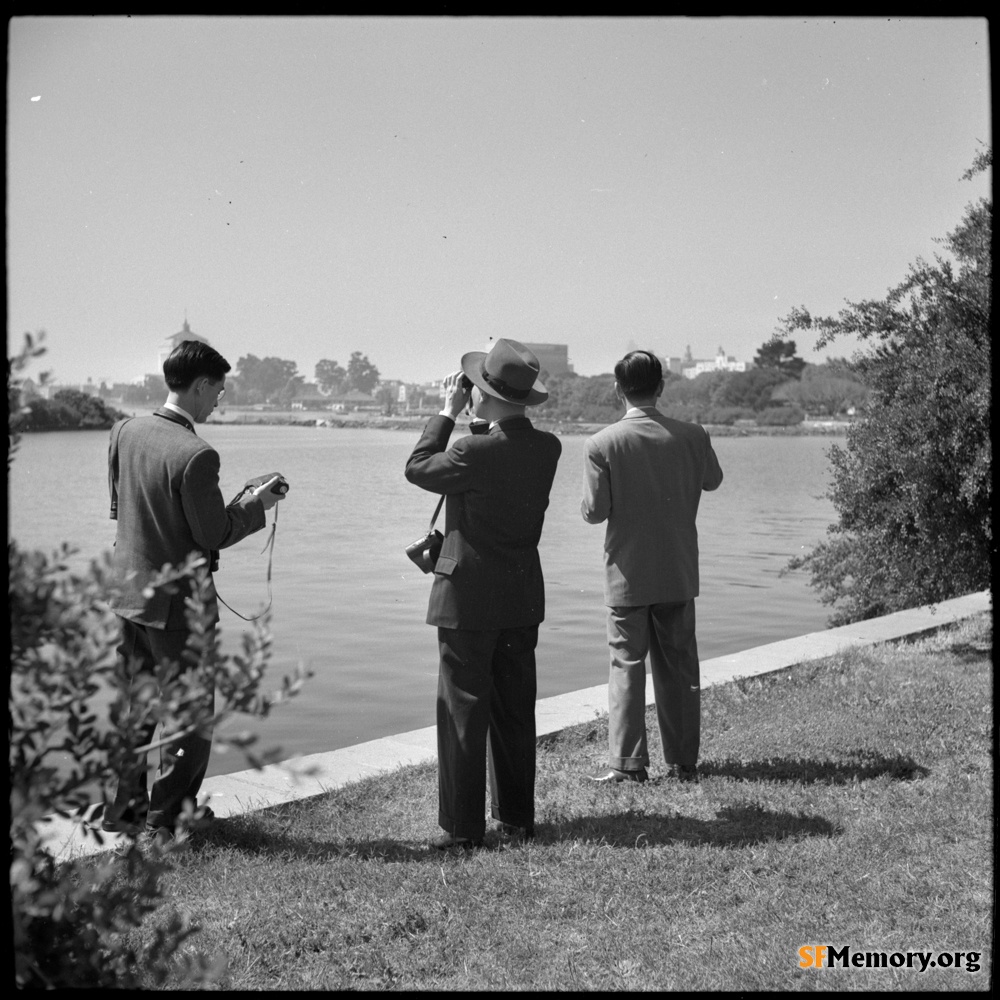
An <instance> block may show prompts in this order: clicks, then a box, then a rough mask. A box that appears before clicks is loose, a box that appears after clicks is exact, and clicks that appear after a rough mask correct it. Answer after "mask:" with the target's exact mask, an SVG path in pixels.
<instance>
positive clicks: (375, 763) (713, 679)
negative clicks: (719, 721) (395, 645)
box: [46, 591, 993, 858]
mask: <svg viewBox="0 0 1000 1000" xmlns="http://www.w3.org/2000/svg"><path fill="white" fill-rule="evenodd" d="M992 606H993V602H992V597H991V593H990V591H982V592H981V593H978V594H970V595H968V596H966V597H959V598H956V599H955V600H951V601H943V602H942V603H940V604H937V605H930V606H925V607H921V608H913V609H912V610H909V611H899V612H897V613H896V614H892V615H886V616H885V617H884V618H872V619H869V620H868V621H864V622H857V623H855V624H853V625H845V626H843V627H842V628H835V629H828V630H827V631H825V632H810V633H809V634H808V635H801V636H798V637H797V638H795V639H784V640H782V641H781V642H772V643H768V644H767V645H766V646H757V647H756V648H755V649H748V650H745V651H744V652H742V653H733V654H731V655H730V656H719V657H716V658H715V659H714V660H703V661H702V663H701V683H702V687H703V688H707V687H711V686H712V685H713V684H725V683H726V682H727V681H731V680H734V679H735V678H737V677H753V676H757V675H759V674H766V673H770V672H772V671H775V670H781V669H783V668H785V667H791V666H794V665H796V664H798V663H804V662H806V661H808V660H819V659H822V658H823V657H826V656H832V655H833V654H834V653H838V652H840V651H841V650H845V649H849V648H851V647H855V646H870V645H874V644H876V643H880V642H887V641H890V640H893V639H902V638H904V637H906V636H914V635H919V634H920V633H922V632H928V631H933V630H935V629H938V628H941V627H942V626H944V625H949V624H952V623H953V622H957V621H960V620H961V619H963V618H970V617H972V616H974V615H977V614H980V613H982V612H988V611H990V610H991V609H992ZM607 710H608V686H607V684H599V685H597V687H592V688H584V689H583V690H582V691H571V692H570V693H568V694H560V695H556V696H555V697H553V698H543V699H541V700H539V701H538V702H537V703H536V706H535V721H536V726H537V731H538V735H539V736H543V735H545V734H546V733H553V732H556V731H558V730H560V729H565V728H567V727H568V726H573V725H576V724H577V723H580V722H586V721H587V720H588V719H594V718H596V717H598V716H601V715H605V714H607ZM436 756H437V741H436V734H435V727H434V726H428V727H427V728H426V729H415V730H413V731H411V732H408V733H399V734H398V735H396V736H387V737H384V738H383V739H379V740H371V741H370V742H368V743H359V744H357V745H356V746H352V747H345V748H344V749H342V750H332V751H330V752H329V753H319V754H312V755H310V756H308V757H298V758H293V759H292V760H288V761H285V762H284V763H282V764H273V765H269V766H268V767H265V768H264V769H263V770H260V771H254V770H251V771H239V772H237V773H235V774H223V775H218V776H216V777H214V778H207V779H206V780H205V782H204V784H203V785H202V794H203V797H204V799H203V801H204V800H208V801H210V802H211V805H212V809H213V810H214V812H215V815H216V816H219V817H223V816H232V815H234V814H239V813H245V812H250V811H252V810H254V809H264V808H266V807H268V806H276V805H280V804H281V803H283V802H291V801H293V800H295V799H303V798H308V797H309V796H313V795H321V794H322V793H323V792H326V791H329V790H331V789H334V788H339V787H341V786H342V785H346V784H348V783H349V782H352V781H358V780H359V779H361V778H368V777H371V776H372V775H376V774H380V773H383V772H386V771H392V770H395V769H396V768H399V767H403V766H405V765H407V764H421V763H424V762H427V761H432V760H434V759H435V758H436ZM46 826H47V831H46V842H47V843H48V845H49V848H50V850H52V852H53V854H55V855H56V856H57V857H61V858H71V857H77V856H80V855H85V854H94V853H97V852H98V851H101V850H108V849H109V848H110V847H111V846H114V843H115V842H116V841H117V840H119V839H121V838H119V837H115V836H109V837H108V838H107V839H106V841H105V846H103V847H98V846H97V845H96V844H95V843H94V841H93V840H92V839H90V838H87V837H84V836H83V835H82V834H81V832H80V828H79V825H78V824H76V823H74V822H73V821H70V820H63V819H53V820H51V821H50V822H48V823H47V824H46Z"/></svg>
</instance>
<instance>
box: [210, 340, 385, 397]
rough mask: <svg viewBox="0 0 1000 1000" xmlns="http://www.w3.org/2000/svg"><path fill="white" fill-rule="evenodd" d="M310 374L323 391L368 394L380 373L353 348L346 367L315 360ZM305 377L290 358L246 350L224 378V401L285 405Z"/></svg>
mask: <svg viewBox="0 0 1000 1000" xmlns="http://www.w3.org/2000/svg"><path fill="white" fill-rule="evenodd" d="M314 378H315V382H316V386H317V388H318V389H319V391H320V392H321V393H323V395H326V396H331V397H336V396H341V395H343V394H345V393H347V392H351V391H356V392H363V393H365V395H371V394H372V393H373V392H374V390H375V387H376V386H377V385H378V382H379V378H380V375H379V370H378V368H376V367H375V365H374V364H372V362H371V361H369V360H368V356H367V355H365V354H362V353H361V352H360V351H354V352H353V353H352V354H351V357H350V359H349V360H348V362H347V367H346V368H344V367H343V366H342V365H340V364H338V363H337V362H336V361H332V360H330V359H329V358H324V359H323V360H321V361H319V362H318V363H317V364H316V368H315V372H314ZM305 381H306V380H305V376H304V375H300V374H299V371H298V365H297V364H296V363H295V362H294V361H288V360H286V359H284V358H274V357H270V358H258V357H257V356H256V355H253V354H247V355H245V356H244V357H242V358H240V359H239V361H237V363H236V368H235V370H234V371H233V372H232V373H231V374H230V375H229V377H228V378H227V379H226V402H227V403H233V404H235V405H237V406H255V405H258V404H262V403H263V404H267V405H272V406H287V405H288V404H289V403H290V402H291V401H292V400H293V399H294V398H295V397H296V396H300V395H302V393H303V391H304V389H305Z"/></svg>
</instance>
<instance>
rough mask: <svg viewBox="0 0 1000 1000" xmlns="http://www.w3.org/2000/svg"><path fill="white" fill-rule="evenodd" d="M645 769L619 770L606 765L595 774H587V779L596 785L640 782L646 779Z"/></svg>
mask: <svg viewBox="0 0 1000 1000" xmlns="http://www.w3.org/2000/svg"><path fill="white" fill-rule="evenodd" d="M646 777H647V775H646V769H645V768H644V767H641V768H639V770H638V771H620V770H619V769H618V768H617V767H606V768H604V769H603V770H601V771H598V772H597V774H588V775H587V780H588V781H593V782H595V783H596V784H598V785H616V784H618V782H619V781H637V782H639V783H640V784H641V783H642V782H644V781H645V780H646Z"/></svg>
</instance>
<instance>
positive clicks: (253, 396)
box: [233, 354, 304, 405]
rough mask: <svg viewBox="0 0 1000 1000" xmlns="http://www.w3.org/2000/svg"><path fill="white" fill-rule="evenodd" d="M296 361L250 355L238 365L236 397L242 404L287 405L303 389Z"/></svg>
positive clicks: (235, 386)
mask: <svg viewBox="0 0 1000 1000" xmlns="http://www.w3.org/2000/svg"><path fill="white" fill-rule="evenodd" d="M297 367H298V366H297V365H296V364H295V362H294V361H286V360H284V359H283V358H258V357H256V356H255V355H253V354H248V355H246V356H245V357H242V358H240V359H239V361H238V362H237V363H236V373H235V377H234V380H233V381H234V385H233V390H234V391H233V397H234V398H235V399H238V400H239V402H240V403H244V404H247V405H254V404H257V403H287V402H288V401H289V399H290V398H291V397H292V396H294V395H295V394H296V393H297V392H299V391H300V390H301V388H302V384H303V381H304V380H303V377H302V376H301V375H299V374H298V372H297Z"/></svg>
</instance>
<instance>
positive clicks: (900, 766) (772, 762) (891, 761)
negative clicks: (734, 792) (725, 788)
mask: <svg viewBox="0 0 1000 1000" xmlns="http://www.w3.org/2000/svg"><path fill="white" fill-rule="evenodd" d="M698 773H699V774H700V775H701V776H702V777H703V778H713V777H715V778H734V779H736V780H737V781H789V782H800V783H801V784H803V785H814V784H827V785H849V784H852V783H853V782H855V781H870V780H872V779H873V778H881V777H883V776H887V777H889V778H891V779H892V780H893V781H914V780H916V779H917V778H926V777H927V776H928V775H929V774H930V771H929V770H928V769H927V768H926V767H924V766H923V765H921V764H918V763H917V762H916V761H915V760H914V759H913V758H912V757H910V756H908V755H902V754H897V755H896V756H893V757H885V756H883V755H882V754H879V753H872V752H865V753H861V754H858V755H857V759H856V760H853V761H852V760H848V761H839V760H838V761H834V760H814V759H810V758H806V757H769V758H766V759H763V760H736V759H735V758H731V757H727V758H725V759H723V760H706V761H704V762H703V763H700V764H699V765H698Z"/></svg>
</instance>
